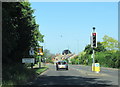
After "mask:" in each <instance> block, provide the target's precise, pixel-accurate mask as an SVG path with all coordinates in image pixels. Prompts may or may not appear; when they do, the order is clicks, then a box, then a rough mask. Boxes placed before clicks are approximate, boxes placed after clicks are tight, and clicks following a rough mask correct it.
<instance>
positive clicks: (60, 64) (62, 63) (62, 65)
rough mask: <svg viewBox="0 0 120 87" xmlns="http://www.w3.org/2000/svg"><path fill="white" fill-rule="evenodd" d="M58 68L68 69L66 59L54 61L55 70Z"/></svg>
mask: <svg viewBox="0 0 120 87" xmlns="http://www.w3.org/2000/svg"><path fill="white" fill-rule="evenodd" d="M59 69H66V70H68V63H67V62H66V61H58V62H57V63H56V70H59Z"/></svg>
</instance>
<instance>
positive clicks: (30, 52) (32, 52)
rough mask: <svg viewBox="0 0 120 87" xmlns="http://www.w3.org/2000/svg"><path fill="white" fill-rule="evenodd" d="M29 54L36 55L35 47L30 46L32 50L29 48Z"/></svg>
mask: <svg viewBox="0 0 120 87" xmlns="http://www.w3.org/2000/svg"><path fill="white" fill-rule="evenodd" d="M29 55H34V48H32V47H31V48H30V50H29Z"/></svg>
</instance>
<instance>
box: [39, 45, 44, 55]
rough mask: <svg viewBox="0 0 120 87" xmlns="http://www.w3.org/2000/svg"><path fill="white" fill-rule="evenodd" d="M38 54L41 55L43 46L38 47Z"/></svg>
mask: <svg viewBox="0 0 120 87" xmlns="http://www.w3.org/2000/svg"><path fill="white" fill-rule="evenodd" d="M38 55H43V46H41V47H38Z"/></svg>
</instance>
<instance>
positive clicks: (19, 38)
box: [2, 2, 44, 64]
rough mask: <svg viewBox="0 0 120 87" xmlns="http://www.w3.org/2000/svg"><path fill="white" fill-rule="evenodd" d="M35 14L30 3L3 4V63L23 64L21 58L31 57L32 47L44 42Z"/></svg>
mask: <svg viewBox="0 0 120 87" xmlns="http://www.w3.org/2000/svg"><path fill="white" fill-rule="evenodd" d="M33 13H34V10H33V9H32V8H31V7H30V3H29V2H3V3H2V28H3V30H2V32H3V34H2V35H3V36H2V37H3V41H2V43H3V59H2V60H3V63H7V64H9V63H11V62H12V64H13V63H21V60H22V59H21V58H23V57H28V56H29V49H30V47H33V48H36V46H38V45H39V44H38V41H40V42H43V37H44V36H43V35H42V34H41V33H40V32H39V25H38V24H36V22H35V17H34V16H33V15H32V14H33Z"/></svg>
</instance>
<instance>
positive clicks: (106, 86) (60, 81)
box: [31, 76, 118, 87]
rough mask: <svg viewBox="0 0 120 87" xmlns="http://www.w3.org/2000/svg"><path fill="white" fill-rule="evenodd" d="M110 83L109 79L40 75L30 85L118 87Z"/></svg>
mask: <svg viewBox="0 0 120 87" xmlns="http://www.w3.org/2000/svg"><path fill="white" fill-rule="evenodd" d="M110 83H111V81H105V80H99V79H97V78H85V77H80V76H40V77H39V78H38V79H37V80H36V81H34V82H33V83H32V84H31V86H32V87H33V86H45V87H46V86H47V87H49V86H50V87H51V86H55V87H56V86H75V87H76V86H78V87H118V86H112V85H111V84H110Z"/></svg>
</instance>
